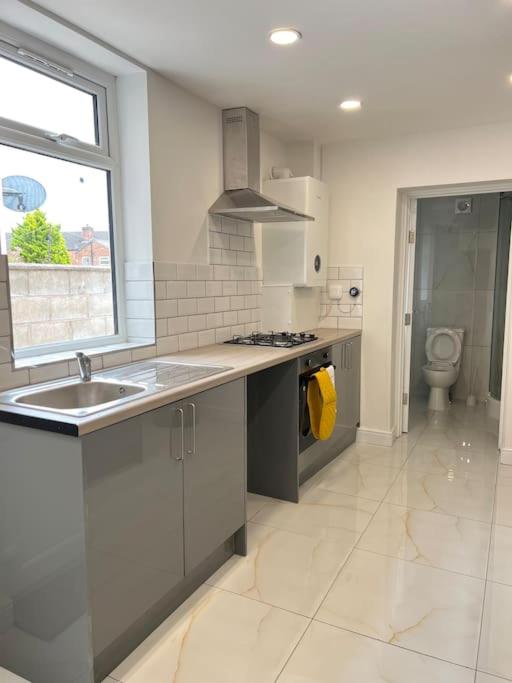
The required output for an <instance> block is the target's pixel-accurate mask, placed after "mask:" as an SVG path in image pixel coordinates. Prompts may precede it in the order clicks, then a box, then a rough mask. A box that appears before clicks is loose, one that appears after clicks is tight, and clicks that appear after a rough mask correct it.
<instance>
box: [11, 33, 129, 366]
mask: <svg viewBox="0 0 512 683" xmlns="http://www.w3.org/2000/svg"><path fill="white" fill-rule="evenodd" d="M0 55H1V56H2V57H6V58H8V59H10V60H12V61H15V62H18V63H19V64H22V65H23V66H26V67H28V68H30V69H32V70H34V71H39V72H40V73H42V74H44V75H46V76H50V77H52V78H54V79H57V80H60V81H62V82H63V83H66V84H68V85H71V86H72V87H75V88H77V87H78V88H79V89H81V90H84V91H85V92H88V93H90V94H92V95H94V96H95V97H96V116H97V131H98V138H99V139H98V144H97V145H92V144H88V143H85V142H81V141H79V140H77V139H76V138H74V137H72V136H66V134H65V133H66V131H44V130H42V129H38V128H34V127H32V126H27V125H25V124H23V123H20V122H18V121H12V120H10V119H5V118H3V117H1V116H0V143H1V144H5V145H8V146H11V147H16V148H18V149H23V150H26V151H29V152H35V153H39V154H44V155H46V156H50V157H53V158H57V159H62V160H64V161H69V162H76V163H79V164H83V165H87V166H91V167H93V168H98V169H101V170H104V171H106V172H107V173H108V175H109V181H110V186H109V195H110V207H109V208H110V215H111V230H110V232H111V240H112V243H111V262H112V268H113V271H114V275H113V278H112V295H113V306H114V311H113V313H114V320H115V328H116V331H115V333H114V334H112V335H109V336H105V337H92V338H89V339H82V340H81V339H77V340H70V341H63V342H54V343H51V344H45V345H41V346H30V347H26V348H22V349H18V350H16V349H15V350H14V358H15V361H16V360H18V359H20V360H22V359H27V358H30V357H36V356H37V357H41V356H45V355H48V354H57V353H61V352H66V351H69V352H72V351H75V350H78V349H87V348H95V349H96V348H99V347H102V346H108V347H111V346H115V345H120V346H121V345H123V344H126V343H127V334H126V322H125V318H124V313H123V312H124V310H125V300H124V278H123V262H124V258H123V256H124V248H123V239H122V237H123V230H122V215H121V206H122V204H121V186H120V178H121V172H120V161H119V139H118V125H117V102H116V87H115V77H114V76H111V75H110V74H107V73H105V72H103V71H101V70H99V69H97V68H96V67H94V66H92V65H90V64H87V63H85V62H83V61H81V60H78V59H76V58H75V57H73V56H72V55H68V54H66V53H63V52H61V51H60V50H58V49H56V48H53V47H52V46H50V45H47V44H46V43H43V42H42V41H40V40H38V39H37V38H34V37H33V36H29V35H27V34H24V33H22V32H20V31H18V30H17V29H14V28H13V29H12V30H11V28H10V27H9V28H8V29H6V27H5V25H4V24H2V25H1V26H0Z"/></svg>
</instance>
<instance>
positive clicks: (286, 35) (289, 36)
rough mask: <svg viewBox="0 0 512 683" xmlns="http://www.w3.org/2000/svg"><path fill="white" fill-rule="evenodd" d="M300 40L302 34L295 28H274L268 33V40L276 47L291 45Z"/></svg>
mask: <svg viewBox="0 0 512 683" xmlns="http://www.w3.org/2000/svg"><path fill="white" fill-rule="evenodd" d="M301 38H302V33H301V32H300V31H297V29H295V28H275V29H274V30H273V31H270V40H271V41H272V42H273V43H275V44H276V45H292V43H296V42H297V41H298V40H300V39H301Z"/></svg>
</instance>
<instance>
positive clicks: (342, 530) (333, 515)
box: [252, 488, 379, 543]
mask: <svg viewBox="0 0 512 683" xmlns="http://www.w3.org/2000/svg"><path fill="white" fill-rule="evenodd" d="M378 505H379V504H378V503H377V502H376V501H373V500H367V499H366V498H356V497H354V496H346V495H344V494H343V493H332V492H330V491H325V490H323V489H321V488H313V489H310V490H309V491H307V492H306V493H304V495H302V496H301V500H300V503H299V504H298V505H296V504H295V503H284V502H273V503H268V504H267V505H265V506H264V507H263V508H262V509H261V510H260V512H258V513H257V514H256V515H255V516H254V517H253V518H252V521H253V522H258V523H259V524H265V525H267V526H272V527H277V528H279V529H285V530H286V531H292V532H295V533H298V534H305V535H306V536H313V537H317V538H339V539H341V540H346V541H347V542H348V543H355V542H356V541H357V539H358V538H359V535H360V533H361V532H362V531H364V529H365V528H366V527H367V526H368V522H369V521H370V519H371V518H372V515H373V513H374V512H375V510H376V509H377V507H378Z"/></svg>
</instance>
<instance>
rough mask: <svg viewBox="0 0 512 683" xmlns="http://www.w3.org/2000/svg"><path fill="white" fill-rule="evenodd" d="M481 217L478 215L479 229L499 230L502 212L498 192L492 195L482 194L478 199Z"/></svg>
mask: <svg viewBox="0 0 512 683" xmlns="http://www.w3.org/2000/svg"><path fill="white" fill-rule="evenodd" d="M478 204H479V215H478V229H479V230H491V231H492V230H497V229H498V217H499V211H500V195H499V193H498V192H493V193H490V194H482V195H480V196H479V198H478Z"/></svg>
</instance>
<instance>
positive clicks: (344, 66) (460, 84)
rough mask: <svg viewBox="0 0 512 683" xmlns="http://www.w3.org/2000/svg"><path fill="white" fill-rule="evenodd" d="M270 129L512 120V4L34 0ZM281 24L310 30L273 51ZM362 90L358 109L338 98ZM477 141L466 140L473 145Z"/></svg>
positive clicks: (361, 130) (301, 133)
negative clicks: (273, 35) (274, 32)
mask: <svg viewBox="0 0 512 683" xmlns="http://www.w3.org/2000/svg"><path fill="white" fill-rule="evenodd" d="M38 4H39V5H41V6H42V7H45V8H47V9H49V10H51V11H53V12H55V13H56V14H58V15H60V16H62V17H64V18H65V19H67V20H68V21H70V22H73V23H74V24H76V25H78V26H80V27H82V28H84V29H86V30H87V31H89V32H90V33H92V34H94V35H96V36H98V37H99V38H101V39H103V40H104V41H106V42H108V43H110V44H111V45H113V46H115V47H116V48H118V49H120V50H122V51H124V52H125V53H126V54H128V55H130V56H132V57H135V58H137V59H138V60H139V61H141V62H143V63H145V64H147V65H148V66H151V67H153V68H154V69H156V70H158V71H160V72H161V73H162V74H164V75H166V76H168V77H169V78H171V79H172V80H174V81H175V82H177V83H180V84H181V85H183V86H184V87H186V88H188V89H189V90H191V91H193V92H195V93H197V94H199V95H201V96H203V97H204V98H206V99H208V100H210V101H211V102H213V103H215V104H217V105H219V106H221V107H227V106H239V105H246V106H249V107H251V108H253V109H255V110H256V111H258V112H260V114H261V115H262V118H263V121H264V126H265V128H267V129H270V130H273V131H274V132H276V133H280V134H281V135H282V136H284V137H288V138H299V137H300V138H316V139H318V140H319V141H322V142H326V141H331V140H347V139H354V138H371V137H382V136H384V135H394V134H399V133H404V132H417V131H429V130H435V129H440V128H451V127H460V126H471V125H474V124H480V123H491V122H496V121H504V120H510V119H511V118H512V85H511V84H510V83H509V82H508V75H509V73H512V40H511V36H512V31H511V29H512V0H309V1H308V2H307V1H306V0H145V1H142V0H81V1H80V2H69V0H39V2H38ZM277 26H294V27H296V28H298V29H299V30H300V31H302V33H303V35H304V37H303V40H302V41H300V42H299V43H298V44H296V45H293V46H290V47H278V46H275V45H273V44H271V43H270V42H269V41H268V32H269V30H270V29H272V28H274V27H277ZM347 97H360V98H361V99H362V100H363V110H362V111H361V112H359V113H342V112H341V111H339V109H338V108H337V105H338V103H339V102H340V101H341V100H342V99H345V98H347ZM468 144H471V143H470V140H469V141H468Z"/></svg>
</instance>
